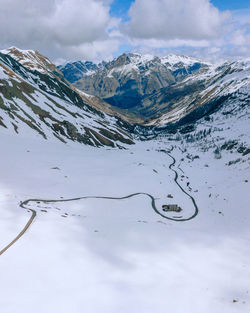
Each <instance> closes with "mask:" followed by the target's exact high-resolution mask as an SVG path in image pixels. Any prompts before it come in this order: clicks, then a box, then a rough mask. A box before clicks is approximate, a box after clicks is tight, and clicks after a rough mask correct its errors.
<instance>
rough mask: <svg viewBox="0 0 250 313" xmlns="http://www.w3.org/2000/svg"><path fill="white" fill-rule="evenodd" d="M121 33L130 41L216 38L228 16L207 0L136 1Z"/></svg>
mask: <svg viewBox="0 0 250 313" xmlns="http://www.w3.org/2000/svg"><path fill="white" fill-rule="evenodd" d="M129 16H130V21H128V22H127V23H126V25H125V27H124V31H125V32H126V33H127V34H128V35H129V36H130V37H133V38H143V39H152V38H153V39H163V40H166V39H189V40H204V39H211V38H216V37H218V36H220V33H221V25H222V23H223V21H224V20H225V19H226V18H227V17H228V16H229V13H228V12H226V13H221V12H220V11H219V10H218V9H217V8H216V7H214V6H213V5H212V4H211V3H210V2H209V0H154V1H151V0H136V1H135V2H134V3H133V4H132V6H131V8H130V10H129Z"/></svg>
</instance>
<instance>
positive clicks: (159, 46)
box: [0, 0, 250, 63]
mask: <svg viewBox="0 0 250 313" xmlns="http://www.w3.org/2000/svg"><path fill="white" fill-rule="evenodd" d="M21 3H22V5H21V6H20V0H1V7H0V8H1V9H0V49H4V48H7V47H10V46H17V47H19V48H22V49H36V50H39V51H40V52H41V53H43V54H45V55H46V56H48V57H50V58H51V59H52V60H53V61H55V62H57V63H60V62H63V61H65V60H75V59H83V60H85V59H88V60H94V61H100V60H102V59H111V58H112V57H113V56H117V55H119V54H121V53H123V52H128V51H134V52H141V53H152V54H156V55H165V54H168V53H177V54H186V55H190V56H196V57H200V58H203V59H210V60H213V59H214V60H216V59H224V58H239V57H250V1H249V0H237V1H235V0H210V1H209V0H22V2H21Z"/></svg>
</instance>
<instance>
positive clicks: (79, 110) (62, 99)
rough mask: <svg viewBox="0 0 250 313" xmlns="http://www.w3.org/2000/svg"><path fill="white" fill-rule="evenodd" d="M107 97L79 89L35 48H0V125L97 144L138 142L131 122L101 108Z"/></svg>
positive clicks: (63, 140) (50, 136)
mask: <svg viewBox="0 0 250 313" xmlns="http://www.w3.org/2000/svg"><path fill="white" fill-rule="evenodd" d="M101 102H102V100H98V99H96V98H95V97H92V96H89V95H87V94H83V93H82V92H81V91H78V90H77V89H76V88H75V87H73V86H72V85H71V84H70V83H69V82H67V81H66V80H65V78H64V77H63V74H62V73H61V72H60V71H59V70H58V69H57V68H56V67H55V65H53V64H52V63H51V62H50V61H49V60H48V59H47V58H45V57H43V56H42V55H40V54H39V53H37V52H35V51H32V50H26V51H22V50H20V49H17V48H11V49H8V50H4V51H3V53H0V127H1V128H4V129H5V130H6V131H8V132H13V133H14V132H15V133H17V134H19V133H24V134H26V135H28V136H37V135H38V136H42V137H43V138H44V139H49V138H56V139H58V140H61V141H62V142H67V141H70V140H71V141H77V142H79V143H83V144H88V145H92V146H110V147H117V146H118V147H121V146H122V145H123V144H133V140H132V137H131V135H130V133H129V132H128V131H127V130H128V129H129V128H130V127H131V126H130V125H129V124H127V123H126V122H125V121H123V120H121V119H119V118H116V117H114V116H110V115H107V114H105V113H104V112H103V110H102V111H100V110H98V106H99V105H100V103H101ZM107 110H108V108H107ZM2 130H3V129H2Z"/></svg>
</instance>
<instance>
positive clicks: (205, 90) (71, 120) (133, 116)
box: [0, 47, 250, 147]
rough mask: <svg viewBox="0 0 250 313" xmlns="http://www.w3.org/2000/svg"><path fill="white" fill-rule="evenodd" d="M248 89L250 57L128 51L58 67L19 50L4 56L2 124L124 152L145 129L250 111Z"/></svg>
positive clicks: (173, 127)
mask: <svg viewBox="0 0 250 313" xmlns="http://www.w3.org/2000/svg"><path fill="white" fill-rule="evenodd" d="M249 86H250V60H249V59H248V60H243V61H234V62H224V63H220V64H211V63H209V62H204V61H200V60H198V59H194V58H190V57H186V56H176V55H169V56H166V57H162V58H159V57H156V56H152V55H140V54H132V53H128V54H123V55H121V56H119V57H118V58H116V59H114V60H112V61H110V62H102V63H99V64H95V63H93V62H89V61H77V62H71V63H67V64H64V65H61V66H58V67H56V66H55V65H54V64H53V63H52V62H51V61H50V60H49V59H48V58H46V57H44V56H42V55H41V54H40V53H39V52H37V51H32V50H20V49H18V48H15V47H12V48H9V49H7V50H2V51H1V52H0V127H2V128H4V129H5V130H6V131H13V132H16V133H25V134H28V135H31V134H32V135H34V134H36V135H37V136H42V137H44V138H46V139H49V138H56V139H58V140H61V141H63V142H67V141H68V140H73V141H77V142H81V143H85V144H88V145H93V146H102V145H107V146H111V147H115V146H118V147H122V146H124V145H126V144H132V143H133V142H134V138H135V136H134V134H135V133H138V130H140V131H141V133H143V134H144V135H145V134H147V133H150V134H152V131H155V132H156V133H158V132H159V131H168V130H171V131H175V130H176V129H180V128H183V127H186V126H187V125H189V124H192V123H194V122H196V121H197V120H199V119H200V118H204V117H207V118H208V119H209V116H210V114H212V113H213V112H216V111H217V110H219V109H220V108H221V107H225V106H226V105H227V104H228V103H231V102H232V101H233V102H234V103H236V104H237V103H239V106H240V105H242V104H244V105H247V106H248V105H249V99H250V95H249ZM230 101H231V102H230Z"/></svg>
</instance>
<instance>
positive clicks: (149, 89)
mask: <svg viewBox="0 0 250 313" xmlns="http://www.w3.org/2000/svg"><path fill="white" fill-rule="evenodd" d="M248 84H249V60H245V61H235V62H223V63H221V64H211V63H209V62H205V61H201V60H198V59H195V58H191V57H187V56H178V55H168V56H166V57H162V58H159V57H156V56H152V55H141V54H135V53H134V54H133V53H128V54H123V55H121V56H120V57H118V58H116V59H114V60H113V61H111V62H108V63H103V64H102V65H101V66H99V67H98V69H96V71H95V72H94V73H92V74H90V75H89V74H87V75H84V73H83V77H82V78H81V79H79V80H78V81H75V82H74V85H75V86H76V87H77V88H78V89H80V90H83V91H84V92H87V93H89V94H93V95H96V96H99V97H101V98H103V99H104V100H105V101H107V102H108V103H110V104H111V106H113V107H118V108H122V109H126V111H125V112H124V115H125V116H126V114H127V113H128V112H129V113H132V114H134V116H137V117H138V118H140V119H142V120H143V122H142V124H144V125H155V126H160V125H165V124H167V123H173V122H178V121H179V120H180V119H182V118H183V117H185V116H186V115H189V114H190V113H191V112H193V111H195V112H196V110H197V109H198V108H202V107H204V108H205V111H206V107H210V106H211V103H214V102H217V103H220V102H221V101H223V99H224V98H225V97H227V96H230V95H233V94H234V93H235V92H236V91H237V90H238V89H239V88H241V87H242V86H246V85H248ZM201 110H203V109H201Z"/></svg>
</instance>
